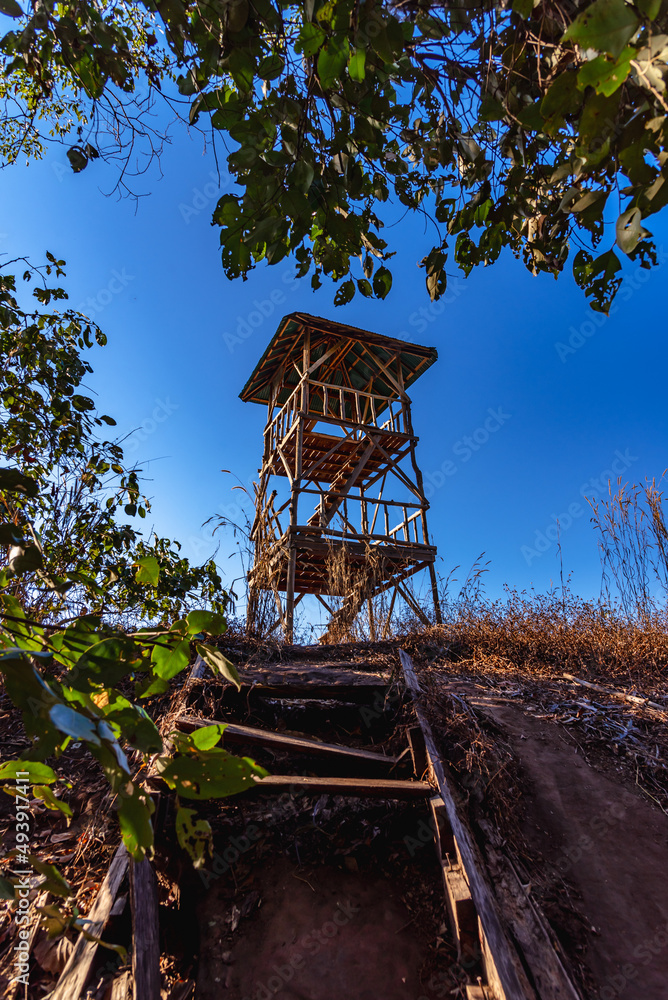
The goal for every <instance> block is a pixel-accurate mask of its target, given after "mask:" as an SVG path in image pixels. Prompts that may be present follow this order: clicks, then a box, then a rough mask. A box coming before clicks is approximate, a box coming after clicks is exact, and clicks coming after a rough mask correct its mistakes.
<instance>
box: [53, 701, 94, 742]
mask: <svg viewBox="0 0 668 1000" xmlns="http://www.w3.org/2000/svg"><path fill="white" fill-rule="evenodd" d="M49 719H50V721H51V722H52V723H53V725H54V726H55V727H56V729H58V730H60V732H61V733H65V735H66V736H71V737H72V738H73V739H75V740H82V741H85V742H86V743H93V744H95V745H98V746H99V744H100V742H101V741H100V737H99V736H98V733H97V730H96V728H95V723H94V722H93V721H92V720H91V719H89V718H87V716H85V715H82V714H81V712H75V710H74V709H73V708H70V707H69V705H60V704H59V705H53V706H52V707H51V709H50V710H49Z"/></svg>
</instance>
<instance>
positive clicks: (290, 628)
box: [285, 544, 297, 642]
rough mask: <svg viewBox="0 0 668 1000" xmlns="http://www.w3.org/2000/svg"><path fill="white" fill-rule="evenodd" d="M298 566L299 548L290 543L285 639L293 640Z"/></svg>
mask: <svg viewBox="0 0 668 1000" xmlns="http://www.w3.org/2000/svg"><path fill="white" fill-rule="evenodd" d="M296 568H297V549H296V548H295V546H294V545H292V544H291V545H290V547H289V549H288V578H287V585H286V593H285V641H286V642H292V639H293V633H294V624H295V570H296Z"/></svg>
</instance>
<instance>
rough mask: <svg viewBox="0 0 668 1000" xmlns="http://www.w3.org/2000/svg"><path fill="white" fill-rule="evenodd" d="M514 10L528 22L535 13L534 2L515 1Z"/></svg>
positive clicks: (526, 0) (530, 0)
mask: <svg viewBox="0 0 668 1000" xmlns="http://www.w3.org/2000/svg"><path fill="white" fill-rule="evenodd" d="M513 10H514V11H515V13H516V14H519V16H520V17H521V18H522V20H523V21H526V19H527V18H528V17H529V16H530V15H531V12H532V11H533V0H513Z"/></svg>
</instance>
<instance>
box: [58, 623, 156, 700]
mask: <svg viewBox="0 0 668 1000" xmlns="http://www.w3.org/2000/svg"><path fill="white" fill-rule="evenodd" d="M140 666H141V658H140V648H139V646H138V645H137V644H136V643H135V642H133V641H132V639H127V638H126V637H125V636H122V637H120V638H119V637H117V636H111V637H110V638H109V639H103V640H102V641H101V642H96V643H94V644H93V645H91V646H89V647H88V648H87V649H86V650H85V652H84V653H82V655H81V656H80V657H79V660H78V661H77V663H76V665H75V666H74V667H73V668H72V671H71V673H70V674H68V675H67V677H66V680H67V682H68V683H69V684H71V685H73V686H74V687H76V688H77V689H80V690H84V691H88V690H90V688H91V686H92V685H96V684H99V683H102V684H116V683H117V682H118V681H119V680H120V679H121V678H122V677H125V676H127V674H129V673H131V672H132V671H133V670H135V669H138V667H140Z"/></svg>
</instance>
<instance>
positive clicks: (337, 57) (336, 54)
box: [318, 37, 348, 90]
mask: <svg viewBox="0 0 668 1000" xmlns="http://www.w3.org/2000/svg"><path fill="white" fill-rule="evenodd" d="M347 61H348V39H347V38H337V37H334V38H330V39H329V40H328V42H327V44H326V45H324V46H323V47H322V48H321V49H320V52H319V54H318V78H319V80H320V86H321V87H322V89H323V90H330V89H331V88H332V87H333V86H334V84H335V83H337V81H338V80H339V79H340V78H341V75H342V73H343V70H344V69H345V66H346V63H347Z"/></svg>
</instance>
